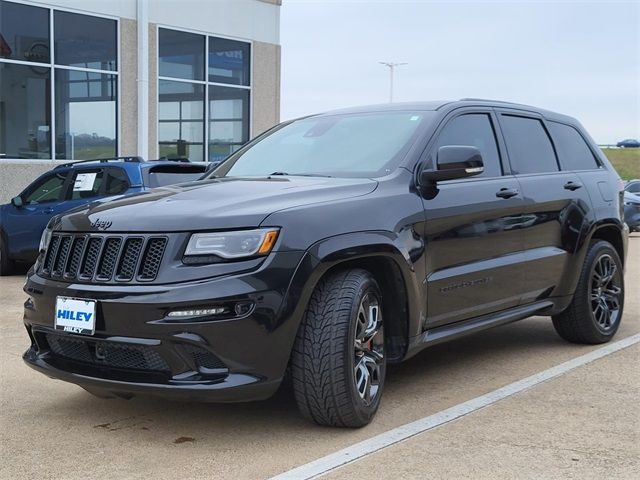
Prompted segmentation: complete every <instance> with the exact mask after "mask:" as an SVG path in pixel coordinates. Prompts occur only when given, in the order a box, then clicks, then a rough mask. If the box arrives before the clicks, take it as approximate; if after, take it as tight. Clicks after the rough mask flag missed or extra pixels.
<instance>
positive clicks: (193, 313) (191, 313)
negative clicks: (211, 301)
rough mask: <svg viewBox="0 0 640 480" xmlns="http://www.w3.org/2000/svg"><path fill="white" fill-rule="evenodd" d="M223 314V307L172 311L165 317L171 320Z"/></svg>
mask: <svg viewBox="0 0 640 480" xmlns="http://www.w3.org/2000/svg"><path fill="white" fill-rule="evenodd" d="M224 312H225V308H224V307H214V308H200V309H194V310H173V311H172V312H169V313H168V314H167V317H171V318H184V317H205V316H208V315H220V314H222V313H224Z"/></svg>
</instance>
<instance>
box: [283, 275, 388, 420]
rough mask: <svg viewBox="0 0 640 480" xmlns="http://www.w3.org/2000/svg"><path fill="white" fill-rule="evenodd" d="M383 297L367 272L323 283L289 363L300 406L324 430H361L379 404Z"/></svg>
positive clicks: (383, 360) (382, 368)
mask: <svg viewBox="0 0 640 480" xmlns="http://www.w3.org/2000/svg"><path fill="white" fill-rule="evenodd" d="M384 347H385V346H384V324H383V319H382V295H381V294H380V289H379V287H378V284H377V283H376V281H375V279H374V278H373V276H372V275H371V274H370V273H369V272H367V271H366V270H361V269H351V270H345V271H342V272H339V273H336V274H333V275H331V276H329V277H327V278H326V279H323V280H321V281H320V283H319V284H318V286H317V287H316V289H315V291H314V292H313V295H312V297H311V300H310V302H309V306H308V308H307V311H306V313H305V318H304V319H303V321H302V324H301V326H300V329H299V330H298V335H297V337H296V342H295V347H294V350H293V354H292V359H291V373H292V379H293V390H294V395H295V398H296V402H297V403H298V406H299V408H300V411H301V412H302V414H303V415H304V416H305V417H307V418H309V419H310V420H313V421H314V422H316V423H318V424H320V425H328V426H338V427H362V426H364V425H366V424H368V423H369V422H370V421H371V419H372V418H373V416H374V415H375V413H376V411H377V410H378V406H379V405H380V398H381V396H382V390H383V388H384V378H385V373H386V358H385V349H384Z"/></svg>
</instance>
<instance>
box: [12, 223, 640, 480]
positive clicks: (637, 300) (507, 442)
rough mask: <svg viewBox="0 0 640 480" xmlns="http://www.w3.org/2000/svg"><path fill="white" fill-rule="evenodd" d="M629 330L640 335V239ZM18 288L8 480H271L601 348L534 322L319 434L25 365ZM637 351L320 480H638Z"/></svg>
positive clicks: (282, 401)
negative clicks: (369, 417) (81, 383)
mask: <svg viewBox="0 0 640 480" xmlns="http://www.w3.org/2000/svg"><path fill="white" fill-rule="evenodd" d="M629 243H630V251H629V257H628V259H627V272H626V302H625V313H624V319H623V323H622V325H621V327H620V330H619V331H618V334H617V336H616V338H615V339H614V341H619V340H621V339H624V338H628V337H631V336H632V335H635V334H638V333H639V332H640V235H638V234H635V235H634V236H632V237H630V239H629ZM22 281H23V278H22V277H21V276H15V277H7V278H1V279H0V307H1V308H0V339H1V341H2V348H1V349H0V389H1V390H0V392H1V393H0V397H1V402H0V407H1V409H0V421H1V427H2V428H1V429H0V441H1V452H2V462H1V465H0V477H1V478H2V479H5V478H6V479H10V478H11V479H14V478H36V477H37V478H56V479H62V478H69V479H75V478H86V479H94V478H96V479H97V478H105V477H108V478H127V479H136V478H145V479H147V478H162V479H164V478H188V479H191V478H212V479H217V478H234V479H235V480H239V479H258V478H268V477H271V476H274V475H277V474H280V473H283V472H287V471H289V470H291V469H293V468H295V467H299V466H301V465H304V464H306V463H307V462H311V461H313V460H316V459H318V458H320V457H323V456H325V455H329V454H332V453H334V452H336V451H337V450H340V449H343V448H345V447H348V446H350V445H353V444H355V443H357V442H360V441H363V440H366V439H368V438H370V437H373V436H375V435H378V434H381V433H383V432H386V431H388V430H390V429H393V428H395V427H398V426H401V425H404V424H406V423H408V422H413V421H415V420H417V419H420V418H423V417H426V416H429V415H432V414H435V413H437V412H441V411H442V410H445V409H447V408H449V407H452V406H455V405H458V404H460V403H462V402H465V401H467V400H470V399H473V398H475V397H478V396H480V395H483V394H486V393H488V392H491V391H493V390H495V389H498V388H501V387H503V386H505V385H507V384H510V383H512V382H515V381H517V380H520V379H523V378H525V377H528V376H530V375H533V374H536V373H538V372H541V371H543V370H546V369H548V368H550V367H554V366H556V365H558V364H561V363H563V362H565V361H567V360H570V359H574V358H576V357H580V356H582V355H584V354H586V353H588V352H591V351H595V350H597V349H599V348H602V347H600V346H580V345H572V344H568V343H566V342H564V341H563V340H561V339H560V338H559V337H558V336H557V335H556V334H555V331H554V330H553V327H552V325H551V322H550V321H549V319H547V318H540V317H536V318H532V319H528V320H524V321H522V322H517V323H514V324H511V325H508V326H505V327H501V328H497V329H494V330H490V331H487V332H484V333H481V334H478V335H475V336H473V337H468V338H466V339H462V340H459V341H456V342H453V343H450V344H445V345H440V346H437V347H433V348H431V349H429V350H426V351H424V352H423V353H422V354H420V355H418V356H417V357H415V358H413V359H411V360H410V361H408V362H406V363H404V364H402V365H399V366H395V367H394V368H392V369H390V372H389V377H388V383H387V388H386V391H385V396H384V398H383V401H382V406H381V409H380V411H379V412H378V415H377V417H376V418H375V420H374V421H373V423H372V424H371V425H369V426H368V427H366V428H362V429H359V430H339V429H330V428H321V427H317V426H315V425H313V424H310V423H307V422H306V421H305V420H303V419H302V418H300V416H299V415H298V413H297V411H296V407H295V404H294V402H293V399H292V398H291V396H290V395H289V394H288V392H286V391H283V392H280V393H278V394H277V395H276V396H275V397H274V398H272V399H270V400H267V401H264V402H259V403H252V404H236V405H209V404H191V403H190V404H185V403H174V402H169V401H163V400H160V399H153V398H142V397H140V398H134V399H132V400H129V401H126V400H102V399H98V398H95V397H93V396H91V395H89V394H88V393H86V392H85V391H84V390H82V389H81V388H80V387H77V386H74V385H70V384H66V383H63V382H60V381H54V380H50V379H47V378H45V377H44V376H42V375H41V374H38V373H36V372H35V371H33V370H31V369H29V368H28V367H26V366H25V365H24V364H23V363H22V359H21V355H22V353H23V351H24V350H25V349H26V348H27V345H28V338H27V335H26V333H25V331H24V328H23V326H22V322H21V316H22V302H23V300H24V294H23V292H22V290H21V287H22ZM639 367H640V344H639V343H635V344H634V345H631V346H629V347H627V348H624V349H622V350H619V351H617V352H615V353H612V354H610V355H607V356H604V357H602V358H601V359H598V360H595V361H593V362H590V363H588V364H585V365H584V366H580V367H578V368H575V369H573V370H571V371H569V372H567V373H566V374H563V375H560V376H558V377H556V378H554V379H552V380H549V381H546V382H544V383H541V384H539V385H537V386H535V387H533V388H531V389H528V390H526V391H524V392H522V393H518V394H516V395H513V396H511V397H508V398H506V399H504V400H501V401H499V402H496V403H493V404H492V405H490V406H487V407H486V408H483V409H481V410H478V411H476V412H474V413H470V414H469V415H465V416H464V417H462V418H459V419H457V420H455V421H452V422H449V423H446V424H444V425H442V426H440V427H438V428H435V429H433V430H429V431H427V432H425V433H422V434H419V435H416V436H414V437H412V438H410V439H408V440H406V441H404V442H401V443H398V444H395V445H392V446H390V447H389V448H385V449H383V450H380V451H377V452H375V453H373V454H370V455H368V456H366V457H364V458H362V459H360V460H358V461H356V462H353V463H351V464H349V465H347V466H345V467H343V468H340V469H337V470H333V471H331V472H329V473H328V474H327V477H326V478H357V476H358V475H363V476H364V475H368V474H370V473H371V472H372V471H373V472H375V476H376V477H377V478H474V479H475V478H580V479H583V478H594V479H601V478H630V479H631V478H634V479H635V478H640V460H639V459H640V368H639Z"/></svg>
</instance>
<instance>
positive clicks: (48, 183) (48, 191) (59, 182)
mask: <svg viewBox="0 0 640 480" xmlns="http://www.w3.org/2000/svg"><path fill="white" fill-rule="evenodd" d="M66 178H67V173H66V172H64V173H59V172H56V173H52V174H51V175H47V176H46V177H44V178H42V179H41V180H39V181H38V182H37V183H36V184H35V185H31V186H30V187H29V190H28V192H27V194H26V195H25V197H24V198H23V199H22V201H23V202H24V203H26V204H37V203H46V202H55V201H57V200H60V199H61V197H62V193H63V188H62V187H63V186H64V181H65V179H66Z"/></svg>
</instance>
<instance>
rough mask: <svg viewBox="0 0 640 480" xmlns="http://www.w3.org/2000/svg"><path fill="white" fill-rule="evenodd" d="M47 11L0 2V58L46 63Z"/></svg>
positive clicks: (47, 61)
mask: <svg viewBox="0 0 640 480" xmlns="http://www.w3.org/2000/svg"><path fill="white" fill-rule="evenodd" d="M49 51H50V46H49V11H48V10H46V9H44V8H38V7H32V6H29V5H20V4H18V3H13V2H2V1H0V58H12V59H14V60H25V61H30V62H41V63H49V62H50V56H49Z"/></svg>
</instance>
